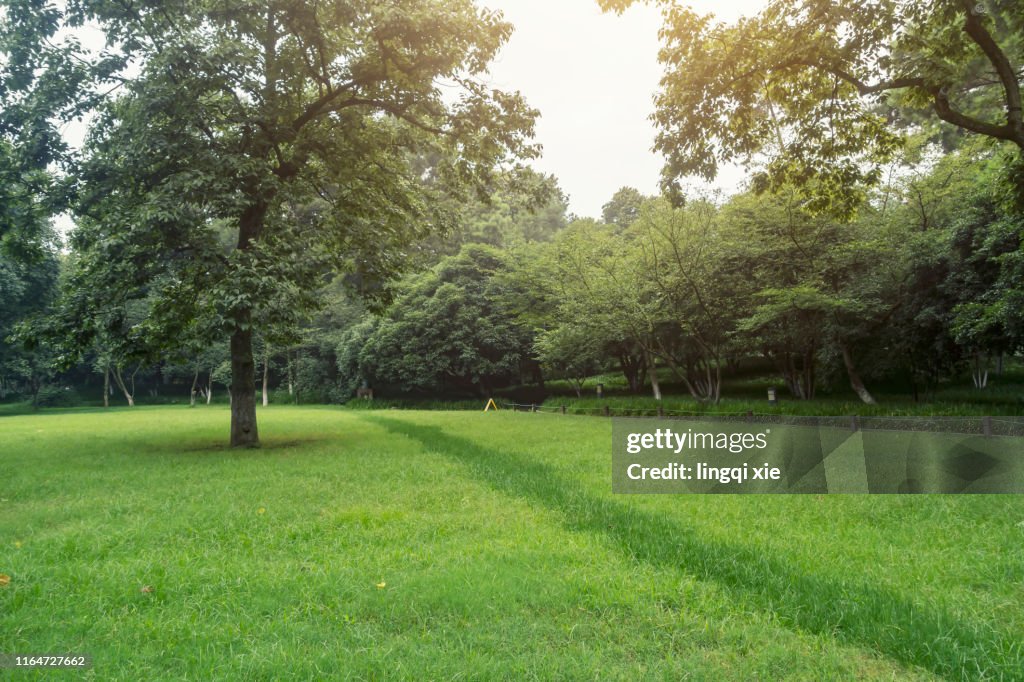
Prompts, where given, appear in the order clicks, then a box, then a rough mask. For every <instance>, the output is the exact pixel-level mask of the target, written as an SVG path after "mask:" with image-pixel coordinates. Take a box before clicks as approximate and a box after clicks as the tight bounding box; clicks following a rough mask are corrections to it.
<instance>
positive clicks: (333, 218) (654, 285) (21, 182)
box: [0, 0, 1024, 445]
mask: <svg viewBox="0 0 1024 682" xmlns="http://www.w3.org/2000/svg"><path fill="white" fill-rule="evenodd" d="M157 4H158V5H159V4H160V3H157ZM602 4H604V5H605V6H606V9H612V10H621V9H623V8H624V7H626V6H628V5H629V4H631V3H629V2H623V1H615V2H613V1H606V2H603V3H602ZM656 4H659V5H661V6H663V7H664V9H665V21H666V24H665V30H664V40H665V49H664V50H663V52H662V60H663V62H664V64H665V69H666V75H665V79H664V81H663V84H662V90H661V92H660V93H659V94H658V97H657V99H656V105H657V112H656V114H655V121H656V122H657V124H658V126H659V130H660V131H661V132H660V134H659V137H658V140H657V147H658V149H659V150H660V151H662V152H663V153H664V154H665V156H666V158H667V161H668V162H667V165H666V168H665V173H664V182H663V186H662V192H661V194H660V195H659V196H645V195H644V194H642V193H641V192H639V191H637V190H636V189H633V188H631V187H623V188H622V189H621V190H619V191H618V192H616V193H615V195H614V196H612V197H609V198H608V202H607V204H606V205H605V207H604V211H603V215H602V216H601V218H600V219H594V218H588V217H579V216H574V215H570V214H569V213H568V210H567V200H566V197H564V196H563V194H562V192H561V190H560V188H559V186H558V180H557V178H554V177H551V176H545V175H542V174H539V173H537V172H535V171H532V170H530V168H529V166H528V164H526V163H525V162H526V161H528V160H529V159H531V158H533V157H535V156H536V154H537V152H538V150H537V149H536V147H535V146H533V145H532V144H531V143H530V141H529V140H530V136H531V134H532V127H533V121H534V119H535V116H536V112H534V111H532V110H530V109H529V107H528V106H527V105H526V103H525V102H524V101H523V100H522V99H521V98H520V97H519V95H518V94H515V93H513V94H508V93H502V92H498V91H490V90H488V89H487V88H486V87H484V86H482V85H481V82H480V81H479V80H478V78H477V76H479V74H481V73H484V72H485V71H486V64H487V62H488V61H489V60H490V59H491V58H492V57H493V56H494V54H496V52H497V50H499V49H500V46H501V45H502V43H503V42H504V41H505V39H507V37H508V32H509V31H510V30H511V27H509V26H508V25H507V24H505V23H504V22H503V21H502V20H501V18H500V15H496V14H493V13H489V12H486V11H479V10H478V9H477V8H475V6H474V5H473V3H471V2H469V1H468V0H458V1H455V0H452V1H451V2H441V1H440V0H429V1H428V0H415V1H414V0H403V2H400V3H397V4H396V6H395V7H394V8H392V10H389V11H387V12H385V11H383V10H382V9H381V8H380V7H379V6H378V4H375V3H373V2H353V3H349V4H346V5H345V7H347V8H348V9H344V8H342V6H341V5H338V6H337V7H336V8H335V9H334V10H330V11H336V12H338V13H339V14H338V15H337V16H332V17H331V18H332V22H333V23H331V24H329V26H332V27H335V26H336V27H344V26H347V25H349V24H351V25H357V24H353V23H352V22H358V26H360V27H362V28H361V29H360V30H359V31H346V30H342V28H330V27H329V28H324V26H327V25H328V24H325V23H323V22H321V21H320V19H321V18H322V17H320V15H319V14H318V12H325V11H328V10H326V9H324V8H323V7H320V6H319V5H317V4H315V3H313V4H306V3H301V2H294V3H268V4H266V7H264V8H263V9H262V10H260V11H250V8H248V7H247V6H243V4H239V5H238V6H237V7H235V6H234V5H233V4H232V3H220V4H219V5H216V6H215V5H210V4H208V3H204V2H201V1H199V0H195V1H194V2H192V1H189V2H182V3H179V4H175V5H173V7H172V9H170V10H168V8H167V7H164V8H163V9H161V10H160V11H158V10H157V9H155V8H154V7H155V6H154V7H151V6H150V5H145V6H142V7H139V8H133V7H131V6H128V5H124V4H121V3H117V2H106V1H100V0H97V1H94V2H83V3H76V4H72V5H69V6H68V8H66V9H65V10H58V9H56V8H54V7H52V6H49V5H46V4H45V3H40V2H34V1H32V2H20V3H7V4H6V5H5V9H6V11H5V14H4V19H3V25H2V30H0V34H2V36H3V41H2V48H3V54H4V55H5V63H6V65H7V67H8V68H7V69H6V71H5V74H4V76H3V78H2V79H0V96H2V97H3V98H4V108H3V115H2V117H0V174H2V177H3V178H4V180H3V183H4V185H3V187H4V189H3V192H4V194H3V202H4V203H3V210H2V211H0V299H2V301H3V305H2V307H0V400H25V399H30V400H32V401H33V402H34V403H36V404H40V405H52V404H67V403H71V402H75V401H76V400H78V399H79V398H76V397H75V395H76V394H77V395H79V396H81V397H82V399H88V400H91V401H95V400H97V399H98V397H99V396H100V395H102V399H103V401H104V403H109V402H110V401H112V400H113V401H114V402H124V403H127V404H133V403H134V402H135V399H136V397H141V398H147V399H156V398H158V397H159V398H161V399H168V398H169V397H170V396H174V397H175V399H181V400H191V401H206V400H210V399H212V398H213V397H215V396H217V395H218V394H219V395H220V396H222V397H226V395H227V389H230V395H231V396H232V397H233V402H234V403H235V405H234V407H235V409H234V410H233V413H234V417H235V419H234V421H233V427H232V428H233V431H232V442H233V443H234V444H236V445H245V444H246V443H248V442H256V441H257V436H256V431H255V417H254V414H255V413H254V407H253V403H254V399H255V400H258V398H259V395H260V393H261V392H262V395H263V400H264V401H267V400H271V401H277V402H280V401H299V402H333V403H340V402H345V401H347V400H349V399H351V398H352V397H353V396H354V395H355V393H356V391H357V389H358V388H360V387H363V386H366V387H372V388H373V389H374V391H375V393H376V395H377V397H384V396H391V397H403V396H419V397H423V396H430V397H434V398H444V397H464V396H480V397H485V396H488V395H491V394H493V393H494V392H495V391H500V390H509V389H514V388H515V387H527V388H529V389H530V390H531V391H534V392H535V393H536V392H540V393H543V392H544V390H545V381H550V380H552V379H561V380H565V381H567V382H568V383H569V385H570V386H572V387H574V388H575V389H576V391H577V392H579V391H581V390H582V389H583V387H584V386H585V382H586V380H587V379H588V377H592V376H594V375H596V374H599V373H602V372H612V371H614V372H621V374H622V376H623V379H624V381H625V382H626V385H628V386H629V387H630V389H631V390H632V391H633V392H635V393H637V394H643V393H650V394H651V395H653V396H654V397H655V398H660V397H661V386H660V384H659V381H660V380H659V377H662V378H663V377H665V376H670V377H671V382H672V383H673V385H676V386H681V387H682V388H683V390H684V391H685V392H686V393H687V394H688V395H689V396H692V398H693V399H695V400H697V401H701V402H705V403H717V402H718V401H720V400H721V399H722V398H725V397H728V396H727V395H726V394H725V393H724V392H723V381H724V378H725V377H727V376H729V375H730V374H731V373H735V372H736V371H737V370H738V369H739V368H741V367H744V366H748V365H751V364H756V365H757V366H760V367H764V368H767V369H765V371H766V372H768V373H769V374H770V375H771V377H772V378H773V379H774V380H776V381H777V382H778V383H779V385H780V386H784V387H786V389H787V390H788V393H789V395H790V396H791V397H792V398H793V399H797V400H810V399H813V398H814V397H815V395H816V392H818V391H820V390H821V388H822V387H835V386H838V385H846V386H848V387H849V388H850V390H852V391H853V392H854V393H855V394H856V395H857V396H858V397H859V398H860V399H861V400H863V401H864V402H866V403H871V402H874V400H875V398H874V396H873V394H872V385H873V383H875V382H876V381H880V380H885V381H886V382H889V383H892V382H898V383H900V385H902V386H904V387H905V389H906V391H907V393H908V394H912V395H913V397H914V398H915V399H919V400H925V399H927V398H928V397H929V395H930V394H931V393H932V392H933V391H934V390H935V388H936V387H937V386H938V385H939V384H940V383H941V382H943V381H945V380H948V379H950V378H951V377H958V376H964V375H969V376H970V377H971V379H972V381H973V384H974V386H975V387H976V388H977V389H978V390H979V391H980V390H984V389H985V388H986V386H987V385H988V383H989V382H990V380H991V379H990V376H991V373H993V372H994V371H996V370H997V369H998V367H999V366H1000V365H1001V363H1002V362H1003V360H1004V358H1006V357H1009V356H1012V355H1013V354H1014V353H1017V352H1018V351H1020V350H1021V348H1022V346H1024V251H1022V246H1021V236H1022V234H1024V218H1022V212H1021V206H1022V201H1021V197H1022V194H1024V190H1022V186H1024V183H1022V182H1021V177H1022V176H1024V173H1022V171H1021V168H1022V167H1024V164H1022V161H1021V150H1022V149H1024V124H1022V122H1021V95H1020V79H1021V75H1020V68H1021V67H1020V64H1021V59H1022V56H1024V55H1022V54H1021V52H1022V50H1024V47H1022V46H1024V38H1022V27H1021V22H1022V21H1024V19H1022V17H1021V15H1020V13H1018V12H1015V11H1014V7H1013V3H1009V4H1006V3H999V2H993V3H989V4H984V3H982V4H977V3H960V2H956V1H953V0H947V1H944V2H940V3H928V4H927V6H926V4H925V3H922V4H921V5H920V6H918V5H916V4H914V3H896V2H890V1H884V2H879V3H877V4H878V7H877V8H876V10H877V12H863V11H862V9H861V7H860V5H859V4H856V3H846V2H832V3H825V2H820V1H818V0H803V1H801V0H778V1H776V2H773V3H770V4H769V6H768V8H767V9H766V10H765V11H764V12H763V13H762V14H761V15H760V16H759V17H757V18H755V19H751V20H749V21H746V22H741V23H740V24H738V25H736V26H728V25H724V24H716V23H713V22H709V21H708V20H707V19H706V18H701V17H698V16H697V15H695V14H693V13H692V12H691V11H689V10H685V9H682V8H681V7H680V6H677V4H675V3H672V2H669V1H667V0H666V1H664V2H659V3H656ZM439 6H444V8H445V11H444V12H442V13H440V14H438V13H437V11H436V10H437V9H438V7H439ZM261 7H262V6H261ZM332 7H334V6H333V5H332ZM343 10H344V11H343ZM349 10H351V12H349ZM346 12H349V13H346ZM86 22H93V23H95V24H97V25H99V26H100V27H102V28H103V29H104V30H105V31H106V34H107V36H108V44H107V49H106V50H105V51H103V52H102V53H101V54H99V55H95V54H90V55H87V54H86V53H85V52H83V51H82V50H81V49H80V47H79V46H78V45H77V44H76V43H75V42H74V41H69V40H68V39H64V40H63V42H62V41H61V36H62V35H64V34H63V33H62V31H64V30H66V29H67V27H75V26H81V25H82V24H84V23H86ZM810 27H813V28H814V30H813V31H810ZM937 46H940V47H941V49H939V47H937ZM954 48H955V49H954ZM892 54H899V55H901V56H902V58H901V59H899V60H897V59H893V58H891V55H892ZM726 56H727V58H726ZM723 65H725V66H723ZM438 79H448V80H449V81H451V82H454V83H457V84H458V85H459V87H460V88H461V91H462V92H463V96H462V98H461V99H460V100H459V101H458V102H457V103H452V102H451V101H450V99H445V97H443V96H442V95H441V93H440V91H439V87H438V85H437V82H438ZM86 111H89V112H92V115H93V118H92V119H91V121H92V122H91V126H90V133H89V136H88V137H87V139H86V142H85V144H84V146H83V148H82V149H78V150H73V149H70V148H69V147H68V146H67V145H66V144H65V143H63V141H62V140H61V137H60V134H59V130H60V126H61V125H62V123H63V122H66V121H68V120H72V119H74V118H76V117H81V116H82V115H83V113H84V112H86ZM726 112H728V113H726ZM735 161H738V162H743V163H745V164H746V165H747V167H748V169H749V170H750V176H749V178H750V179H749V182H748V183H747V187H746V190H745V191H742V192H739V193H737V194H735V195H732V196H720V195H716V194H707V193H702V192H700V191H696V190H694V189H693V188H692V187H693V186H692V185H689V184H687V180H686V179H687V178H688V177H690V176H692V175H698V176H703V177H705V178H709V179H710V178H713V177H714V176H715V174H716V172H717V168H718V166H719V165H720V164H722V163H726V162H735ZM59 215H65V216H70V217H71V218H72V219H73V220H74V223H75V227H74V228H73V229H72V230H71V231H70V233H68V234H66V235H59V234H58V233H57V231H56V229H55V227H54V220H55V218H56V217H57V216H59ZM659 370H660V373H659ZM137 393H138V394H139V395H138V396H137V395H136V394H137ZM239 402H243V403H245V405H243V406H241V407H239V405H238V403H239Z"/></svg>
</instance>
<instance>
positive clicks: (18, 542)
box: [14, 540, 21, 549]
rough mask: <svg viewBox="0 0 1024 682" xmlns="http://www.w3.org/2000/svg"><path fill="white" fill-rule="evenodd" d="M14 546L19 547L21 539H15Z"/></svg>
mask: <svg viewBox="0 0 1024 682" xmlns="http://www.w3.org/2000/svg"><path fill="white" fill-rule="evenodd" d="M14 548H15V549H21V540H15V541H14Z"/></svg>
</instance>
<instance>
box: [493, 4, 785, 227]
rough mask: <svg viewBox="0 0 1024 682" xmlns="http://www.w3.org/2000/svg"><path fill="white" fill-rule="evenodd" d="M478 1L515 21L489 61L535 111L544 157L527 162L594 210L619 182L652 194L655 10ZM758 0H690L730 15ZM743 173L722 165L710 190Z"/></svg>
mask: <svg viewBox="0 0 1024 682" xmlns="http://www.w3.org/2000/svg"><path fill="white" fill-rule="evenodd" d="M480 2H481V4H483V5H485V6H487V7H490V8H492V9H498V10H501V11H502V12H503V13H504V14H505V18H506V19H507V20H508V21H510V22H512V24H513V25H514V26H515V27H516V31H515V33H514V34H513V35H512V38H511V39H510V40H509V42H508V44H507V45H506V46H505V48H504V49H503V50H502V52H501V54H500V55H499V56H498V59H497V60H496V61H495V63H494V64H493V66H492V68H491V74H492V79H493V83H494V85H495V87H499V88H501V89H504V90H519V91H520V92H522V93H523V95H524V96H525V97H526V100H527V102H529V104H530V105H531V106H532V107H534V108H535V109H539V110H540V113H541V119H540V121H539V122H538V124H537V141H538V142H540V143H541V144H542V145H543V146H544V156H543V158H541V159H540V160H538V161H536V162H534V164H533V165H534V167H535V168H537V169H538V170H541V171H544V172H546V173H553V174H554V175H555V176H557V177H558V180H559V183H560V184H561V187H562V190H563V191H565V192H566V193H567V194H568V195H569V209H570V210H571V211H572V212H574V213H576V214H577V215H580V216H588V217H595V218H596V217H600V215H601V206H603V205H604V204H605V203H607V202H608V200H609V199H611V197H612V195H613V194H614V193H615V191H616V190H617V189H619V188H620V187H622V186H625V185H628V186H631V187H636V188H637V189H639V190H640V191H641V192H643V193H645V194H656V193H657V191H658V180H659V174H660V171H661V166H662V159H661V156H660V155H658V154H656V153H654V152H653V151H651V148H652V147H653V145H654V136H655V129H654V127H653V124H652V123H651V122H650V120H649V119H648V117H649V116H650V114H651V113H652V112H653V111H654V104H653V97H654V94H655V92H656V91H657V89H658V81H659V79H660V78H661V74H662V68H661V65H660V64H658V47H659V42H658V29H659V28H660V26H661V16H660V13H659V12H658V10H657V9H656V8H653V7H648V6H644V5H636V6H634V7H632V8H630V9H629V10H627V11H626V12H625V13H624V14H623V15H622V16H617V15H616V14H614V13H608V14H604V13H602V12H601V10H600V8H599V7H598V4H597V0H480ZM765 4H767V3H766V1H765V0H732V1H729V0H721V1H718V2H715V1H714V0H691V2H690V5H691V6H692V7H693V8H694V9H695V10H696V11H698V12H700V13H709V12H714V13H715V14H716V16H717V17H718V18H719V19H721V20H723V21H729V22H731V21H734V20H735V19H736V18H738V17H739V16H741V15H751V14H754V13H756V12H757V11H758V10H759V9H760V8H761V7H763V6H764V5H765ZM742 179H743V172H742V171H741V170H740V169H738V168H723V169H722V170H721V171H720V176H719V178H718V180H717V181H716V182H715V184H714V187H716V188H720V189H722V190H723V191H725V192H731V191H735V189H736V188H737V186H738V184H739V183H740V182H741V180H742ZM693 184H694V185H696V184H698V183H697V182H696V181H694V183H693ZM701 186H704V185H701Z"/></svg>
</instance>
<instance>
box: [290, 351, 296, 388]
mask: <svg viewBox="0 0 1024 682" xmlns="http://www.w3.org/2000/svg"><path fill="white" fill-rule="evenodd" d="M294 394H295V389H294V388H293V387H292V352H291V351H290V350H289V351H288V395H294Z"/></svg>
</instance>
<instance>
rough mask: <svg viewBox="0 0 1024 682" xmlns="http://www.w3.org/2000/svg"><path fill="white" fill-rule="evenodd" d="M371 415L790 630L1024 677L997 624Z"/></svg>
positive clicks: (967, 669) (975, 673)
mask: <svg viewBox="0 0 1024 682" xmlns="http://www.w3.org/2000/svg"><path fill="white" fill-rule="evenodd" d="M365 419H367V420H368V421H372V422H374V423H376V424H379V425H381V426H383V427H385V428H386V429H388V430H389V431H391V432H393V433H396V434H401V435H404V436H407V437H409V438H412V439H415V440H417V441H419V442H421V443H422V444H423V445H424V446H425V447H427V448H428V449H430V450H431V451H433V452H437V453H440V454H442V455H445V456H447V457H450V458H452V459H454V460H457V461H459V462H461V463H462V464H463V465H465V466H466V468H467V469H468V470H469V471H470V473H471V474H472V475H473V476H474V477H475V478H477V479H479V480H481V481H483V482H485V483H487V484H488V485H490V486H491V487H492V488H494V489H495V490H497V491H500V492H502V493H505V494H508V495H511V496H513V497H519V498H524V499H527V500H530V501H532V502H536V503H539V504H541V505H543V506H545V507H547V508H550V509H552V510H555V511H557V512H559V513H560V514H561V515H562V517H563V518H564V519H565V525H566V527H568V528H569V529H571V530H582V531H587V532H591V533H598V534H600V535H603V536H605V537H606V538H608V539H609V540H611V541H612V542H613V543H614V544H615V546H617V547H618V548H619V550H620V551H621V552H622V553H623V554H624V555H626V556H627V557H631V558H633V559H634V560H636V561H642V562H645V563H647V564H651V565H654V566H658V567H669V568H674V569H680V570H683V571H686V572H687V573H690V574H692V575H694V576H696V577H697V578H700V579H705V580H712V581H715V582H716V583H718V584H719V585H721V586H722V587H723V588H725V589H726V590H727V591H729V592H731V593H732V594H734V595H735V596H736V598H737V600H739V601H740V602H741V603H744V604H749V605H750V606H752V607H754V608H756V609H758V610H761V611H765V612H769V613H771V614H773V615H774V616H775V617H776V618H777V619H778V620H779V621H780V622H782V623H783V624H784V625H785V626H787V627H790V628H793V629H798V630H805V631H810V632H814V633H819V634H824V635H830V636H833V637H835V638H837V639H838V640H841V641H845V642H849V643H852V644H855V645H860V646H866V647H869V648H873V649H875V650H877V651H879V652H881V653H883V654H885V655H887V656H889V657H891V658H892V659H894V660H896V661H899V662H901V663H904V664H907V665H916V666H920V667H922V668H925V669H928V670H931V671H933V672H935V673H938V674H939V675H942V676H946V677H951V678H954V679H999V680H1011V679H1012V680H1017V679H1024V647H1022V645H1021V643H1020V642H1019V641H1018V638H1016V637H1014V636H1012V635H1011V634H1010V633H1007V632H1004V631H1000V630H998V629H996V628H995V627H993V625H992V624H991V623H987V622H967V621H964V620H962V619H960V618H958V617H957V616H956V615H954V614H952V613H949V612H948V611H946V610H942V609H937V608H932V607H926V606H923V605H921V604H918V603H915V602H914V601H912V600H911V599H909V598H907V597H905V596H902V595H899V594H896V593H894V592H892V591H890V590H886V589H884V588H881V587H878V586H875V585H870V584H865V583H863V582H862V581H861V582H858V581H856V580H851V579H843V578H838V577H831V576H823V575H815V574H809V573H806V572H804V571H802V570H800V569H799V568H797V567H794V566H791V565H788V564H787V563H786V562H785V561H784V560H782V559H779V558H777V557H772V556H768V555H767V554H766V553H765V552H764V551H760V550H757V549H753V548H750V547H745V546H742V545H738V544H732V543H727V542H723V541H721V540H717V539H713V538H708V537H702V536H700V535H699V534H698V533H696V532H695V531H694V530H693V529H692V528H689V527H687V526H685V525H683V524H681V523H679V522H678V521H674V520H672V519H669V518H666V517H664V516H659V515H657V514H653V513H651V512H647V511H643V510H640V509H637V508H634V507H632V506H630V504H629V503H628V502H627V501H623V502H621V503H620V502H617V501H616V500H614V499H612V498H605V497H601V496H598V495H595V494H593V493H592V492H590V491H587V490H585V489H584V488H583V487H582V486H581V485H580V484H579V483H577V482H575V481H572V480H567V479H565V478H564V477H562V476H561V475H559V474H558V472H556V471H555V470H554V469H553V468H552V467H550V466H547V465H545V464H543V463H541V462H537V461H535V460H532V459H529V458H527V457H523V456H522V455H519V454H516V453H511V452H507V451H499V450H497V449H492V448H486V447H482V446H480V445H478V444H476V443H474V442H473V441H471V440H468V439H465V438H460V437H458V436H453V435H450V434H447V433H445V432H444V431H443V430H442V429H439V428H437V427H432V426H423V425H417V424H412V423H409V422H405V421H399V420H395V419H389V418H386V417H378V416H375V415H374V416H367V417H365ZM609 485H610V483H609Z"/></svg>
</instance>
